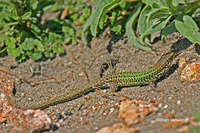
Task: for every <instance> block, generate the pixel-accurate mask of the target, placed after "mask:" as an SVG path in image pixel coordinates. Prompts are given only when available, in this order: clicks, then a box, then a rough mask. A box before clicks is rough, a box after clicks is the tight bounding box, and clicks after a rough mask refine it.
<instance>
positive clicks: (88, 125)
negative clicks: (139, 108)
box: [0, 31, 200, 133]
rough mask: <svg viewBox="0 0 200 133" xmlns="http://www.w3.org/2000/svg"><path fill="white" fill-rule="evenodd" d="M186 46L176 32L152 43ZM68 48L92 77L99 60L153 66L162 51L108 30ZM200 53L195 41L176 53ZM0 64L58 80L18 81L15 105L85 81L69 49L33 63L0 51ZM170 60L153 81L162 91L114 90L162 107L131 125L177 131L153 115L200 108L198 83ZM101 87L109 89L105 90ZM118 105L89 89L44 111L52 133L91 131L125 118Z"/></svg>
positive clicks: (165, 47) (119, 66) (121, 67)
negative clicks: (143, 47) (166, 70)
mask: <svg viewBox="0 0 200 133" xmlns="http://www.w3.org/2000/svg"><path fill="white" fill-rule="evenodd" d="M190 45H191V43H190V42H189V41H188V40H187V39H184V38H182V37H179V34H177V33H175V34H172V35H169V36H167V37H166V43H163V42H161V41H155V44H154V46H155V47H157V48H159V49H160V50H161V51H162V52H163V53H167V52H170V51H171V49H186V48H188V47H189V46H190ZM69 49H70V50H71V51H72V53H73V54H74V57H75V58H76V59H77V61H78V62H79V63H80V64H81V65H82V66H83V68H84V69H85V71H86V72H87V75H88V77H89V79H90V80H93V79H97V78H98V76H99V75H98V70H99V67H100V64H102V63H103V62H109V61H110V60H112V61H114V62H115V63H114V64H115V66H114V68H116V70H115V72H119V71H143V70H147V69H149V68H150V67H151V66H153V64H155V63H156V61H157V60H158V59H159V58H160V56H161V55H156V53H155V52H145V51H142V50H138V49H136V48H134V47H133V46H132V45H131V44H130V43H129V42H128V38H127V36H126V35H123V36H114V35H110V34H109V32H106V31H105V32H104V33H103V34H102V35H100V36H99V37H97V38H93V39H92V41H91V48H89V47H87V46H85V45H83V44H78V45H69ZM199 54H200V47H199V46H196V47H195V49H192V50H190V51H185V52H183V53H182V54H180V55H179V56H178V57H184V58H189V59H196V60H197V61H196V62H199V61H200V58H199ZM189 63H190V62H187V64H189ZM0 64H1V66H3V67H6V68H8V69H9V70H10V71H12V72H14V73H15V74H17V75H18V76H19V77H20V78H24V79H26V80H34V79H42V78H49V77H54V78H56V79H57V80H58V81H59V83H58V82H55V81H54V80H49V81H40V82H38V84H37V85H35V86H31V85H30V84H27V83H22V84H19V83H18V82H17V80H16V81H15V91H14V92H13V93H14V97H15V101H16V107H18V108H24V107H26V106H32V105H35V104H37V103H39V102H44V101H47V100H49V99H51V98H53V97H55V96H58V95H61V94H63V93H66V92H68V91H70V90H73V89H75V88H77V87H78V86H80V85H82V84H84V83H86V80H85V77H84V75H83V73H82V71H81V70H80V68H79V67H78V66H77V65H76V64H75V63H74V62H73V60H72V58H71V57H70V55H69V54H68V53H64V54H62V55H56V57H55V58H53V59H47V60H45V59H43V60H39V61H37V62H35V61H34V60H32V59H29V60H27V61H25V62H22V63H19V62H17V61H15V59H14V58H13V57H11V56H7V55H1V58H0ZM173 64H174V65H173V66H172V68H171V70H170V72H169V73H168V75H167V76H165V77H163V78H162V79H161V80H159V81H158V82H157V87H158V88H161V89H163V91H161V92H155V91H154V90H152V89H151V88H150V86H149V85H147V86H141V87H137V86H135V87H127V88H122V89H121V90H119V91H118V93H120V94H123V95H125V96H128V97H130V98H133V99H137V100H139V99H141V100H148V99H155V100H156V101H158V102H159V103H162V106H163V107H165V108H162V109H160V110H159V112H158V113H157V114H150V115H148V116H147V117H145V120H144V121H143V123H139V124H136V125H132V126H130V127H139V128H140V132H141V133H143V132H144V133H146V132H149V133H151V132H177V129H176V128H175V129H172V128H167V129H163V128H162V125H163V124H164V123H166V122H164V121H159V120H157V118H162V119H168V118H167V116H166V112H170V111H175V114H174V118H180V119H185V118H186V117H191V116H192V113H193V112H194V111H199V110H200V106H199V105H200V96H199V94H200V82H192V83H189V82H181V81H180V74H181V72H182V70H183V67H182V68H180V67H178V65H177V60H174V62H173ZM31 69H33V71H34V73H32V72H31ZM113 70H114V69H113V68H112V67H109V68H108V69H107V70H106V71H105V72H104V76H105V75H108V74H111V73H112V72H113ZM13 78H15V77H14V76H13ZM103 92H104V93H109V89H105V90H103ZM119 104H120V97H117V96H110V98H104V97H102V96H101V95H99V94H98V93H97V92H90V93H89V94H87V95H85V96H82V97H80V98H77V99H75V100H72V101H69V102H65V103H62V104H59V105H56V106H51V107H49V108H47V109H45V110H44V111H45V112H46V113H48V114H49V116H50V117H51V118H52V120H53V122H54V125H55V126H54V131H53V132H55V133H62V132H63V133H64V132H65V133H66V132H71V133H72V132H75V133H79V132H80V133H82V132H83V131H84V132H88V133H93V132H96V131H98V130H99V129H101V128H102V127H105V126H111V125H113V124H114V123H117V122H123V123H124V120H123V119H122V118H118V113H119V107H118V105H119ZM0 127H1V128H2V131H3V132H7V131H9V127H7V126H6V124H1V125H0ZM45 132H49V131H45Z"/></svg>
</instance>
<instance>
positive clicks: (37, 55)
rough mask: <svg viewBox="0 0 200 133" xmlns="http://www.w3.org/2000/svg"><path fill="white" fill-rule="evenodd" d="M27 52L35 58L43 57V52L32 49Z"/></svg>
mask: <svg viewBox="0 0 200 133" xmlns="http://www.w3.org/2000/svg"><path fill="white" fill-rule="evenodd" d="M27 54H28V55H29V57H30V58H32V59H34V60H38V59H40V58H41V57H42V52H40V51H38V50H35V49H32V50H31V51H27Z"/></svg>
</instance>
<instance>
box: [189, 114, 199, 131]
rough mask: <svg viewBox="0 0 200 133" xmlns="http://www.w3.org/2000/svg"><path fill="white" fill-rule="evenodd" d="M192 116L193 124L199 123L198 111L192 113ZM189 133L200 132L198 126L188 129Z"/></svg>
mask: <svg viewBox="0 0 200 133" xmlns="http://www.w3.org/2000/svg"><path fill="white" fill-rule="evenodd" d="M193 115H194V116H195V122H196V123H199V121H200V112H198V111H195V112H194V113H193ZM190 132H191V133H199V132H200V126H199V125H198V124H197V125H196V126H192V127H191V128H190Z"/></svg>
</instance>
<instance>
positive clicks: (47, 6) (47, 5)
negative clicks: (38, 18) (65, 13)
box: [39, 1, 56, 11]
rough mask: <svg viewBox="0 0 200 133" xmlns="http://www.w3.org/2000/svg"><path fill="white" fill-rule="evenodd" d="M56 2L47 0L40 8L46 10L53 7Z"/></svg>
mask: <svg viewBox="0 0 200 133" xmlns="http://www.w3.org/2000/svg"><path fill="white" fill-rule="evenodd" d="M55 3H56V2H55V1H47V2H44V3H43V4H42V5H41V6H40V7H39V8H40V10H43V11H46V10H48V9H49V8H51V6H52V5H54V4H55Z"/></svg>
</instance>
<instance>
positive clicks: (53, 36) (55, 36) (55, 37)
mask: <svg viewBox="0 0 200 133" xmlns="http://www.w3.org/2000/svg"><path fill="white" fill-rule="evenodd" d="M62 39H63V37H62V36H61V35H58V34H56V33H50V34H49V41H50V42H51V43H55V42H62Z"/></svg>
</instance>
